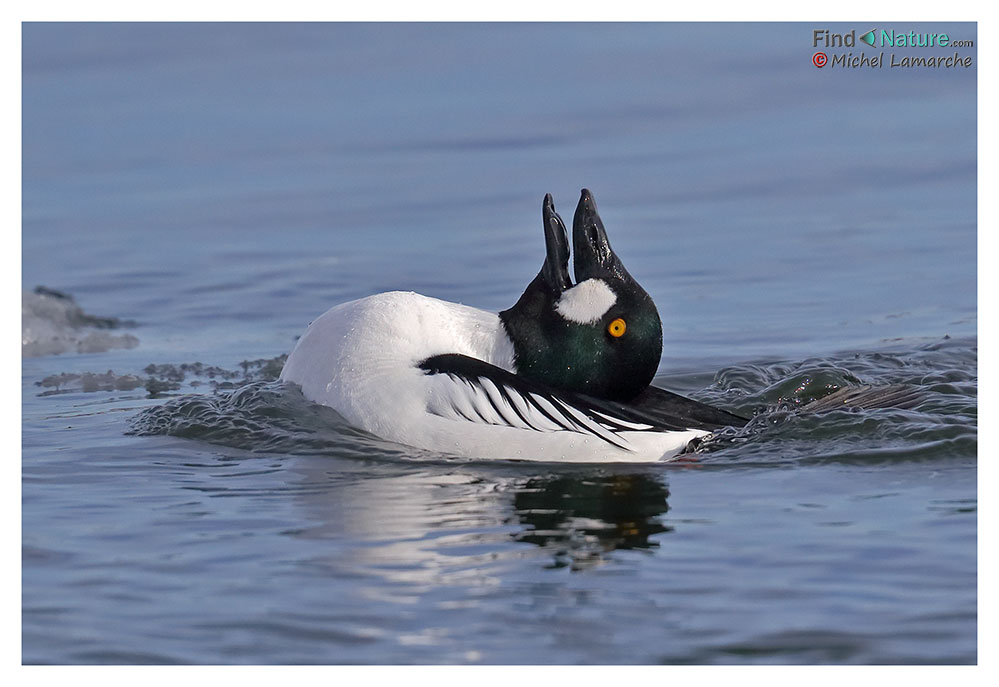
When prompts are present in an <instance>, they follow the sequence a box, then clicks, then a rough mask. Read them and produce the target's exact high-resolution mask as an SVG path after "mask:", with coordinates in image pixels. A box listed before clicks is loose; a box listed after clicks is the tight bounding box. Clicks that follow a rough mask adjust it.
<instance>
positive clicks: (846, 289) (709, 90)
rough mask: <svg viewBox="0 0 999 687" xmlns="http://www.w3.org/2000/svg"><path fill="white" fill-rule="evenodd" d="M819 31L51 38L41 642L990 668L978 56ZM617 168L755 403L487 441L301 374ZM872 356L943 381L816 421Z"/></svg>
mask: <svg viewBox="0 0 999 687" xmlns="http://www.w3.org/2000/svg"><path fill="white" fill-rule="evenodd" d="M816 28H819V29H828V30H829V31H830V32H831V33H834V34H847V33H848V32H850V31H855V35H860V33H862V32H863V31H867V30H869V29H871V28H873V27H871V26H867V25H866V24H864V25H863V26H861V25H856V26H854V25H838V24H829V25H823V26H813V25H810V24H807V25H806V24H782V25H767V24H745V25H734V24H711V25H707V24H677V25H668V24H648V25H633V24H613V25H593V24H572V25H545V24H536V25H517V24H501V25H466V24H448V25H434V24H417V25H395V24H380V25H365V24H350V25H335V24H332V25H331V24H316V25H296V24H282V25H267V24H240V25H226V24H212V25H198V24H156V25H129V24H115V25H102V24H87V25H61V24H26V25H25V26H24V28H23V34H22V35H23V91H22V98H23V110H22V112H23V115H22V116H23V131H22V141H23V189H22V191H23V207H22V210H23V227H22V246H23V247H22V251H23V253H22V272H23V277H22V288H23V290H24V300H23V315H22V316H23V323H22V327H23V332H24V335H23V336H22V344H23V349H24V356H25V357H23V359H22V415H23V425H22V523H23V524H22V660H23V661H24V662H26V663H532V664H533V663H974V662H976V661H977V658H978V657H977V649H976V641H977V553H976V546H977V470H976V464H977V300H976V286H977V274H976V234H977V208H976V184H977V141H976V126H977V119H976V108H977V92H976V80H977V64H974V62H976V61H977V53H976V49H975V48H974V47H957V48H947V49H942V48H898V47H896V48H890V47H889V48H867V47H866V46H860V47H854V48H825V50H826V52H828V53H829V55H830V56H833V55H835V54H838V53H846V52H849V51H851V50H852V51H853V52H854V53H855V54H858V55H859V53H860V52H861V51H862V48H864V49H865V50H867V52H868V53H875V52H880V51H882V50H883V51H884V53H885V64H884V65H883V67H882V68H871V67H865V68H857V69H853V68H845V67H843V66H836V65H828V66H826V67H825V68H817V67H816V66H814V64H813V53H814V52H816V51H817V50H819V49H820V48H821V46H820V47H819V48H817V47H813V30H814V29H816ZM883 28H889V27H888V26H887V25H886V27H883ZM895 29H896V30H898V31H903V30H904V31H909V30H913V31H916V32H923V33H927V32H935V33H941V32H943V33H948V34H949V35H950V36H951V38H952V39H954V40H964V41H968V40H971V41H976V40H977V28H976V26H975V25H974V24H949V25H942V24H934V25H915V24H905V25H901V24H900V25H898V26H896V27H895ZM858 45H859V44H858ZM955 52H957V53H959V54H960V55H961V56H962V57H963V56H971V57H972V58H973V61H974V62H973V64H972V66H970V67H968V68H965V67H934V68H931V67H925V66H923V67H905V68H903V67H890V66H889V64H888V63H889V59H890V57H891V56H892V55H896V56H897V58H899V59H900V58H901V57H904V56H925V55H940V56H949V55H951V54H953V53H955ZM584 186H585V187H588V188H590V189H592V190H593V192H594V194H595V196H596V199H597V202H598V203H599V205H600V209H601V214H602V216H603V219H604V222H605V224H606V226H607V229H608V233H609V235H610V238H611V240H612V242H613V244H614V247H615V249H616V250H617V252H618V253H619V254H620V255H621V257H622V259H623V261H624V263H625V264H626V266H627V267H628V269H629V271H630V272H631V274H633V275H634V276H635V277H636V278H637V279H638V280H639V281H640V282H641V283H642V285H643V286H644V287H645V288H646V290H647V291H648V292H649V293H650V294H651V295H652V297H653V298H654V300H655V301H656V303H657V305H658V307H659V311H660V314H661V315H662V319H663V323H664V353H663V361H662V364H661V366H660V370H659V374H658V376H657V378H656V384H658V385H660V386H664V387H667V388H670V389H672V390H674V391H677V392H680V393H684V394H687V395H690V396H694V397H696V398H699V399H702V400H705V401H708V402H711V403H713V404H716V405H719V406H723V407H726V408H729V409H733V410H736V411H738V412H744V413H747V414H751V415H752V414H755V415H756V416H757V417H756V419H755V420H754V422H753V424H752V425H751V428H750V429H749V430H746V431H744V432H732V433H729V434H727V435H723V436H720V437H718V439H717V440H715V441H714V442H708V444H707V445H706V446H705V447H704V448H703V449H702V450H700V451H699V452H697V453H695V454H693V455H691V456H687V457H685V459H684V460H682V461H677V462H675V463H671V464H657V465H645V466H620V465H618V466H588V467H584V466H571V465H552V464H544V463H529V462H492V463H490V462H484V461H475V460H467V459H465V460H458V459H454V458H450V457H447V456H442V455H428V454H426V453H425V452H419V451H415V450H413V449H408V448H406V447H404V446H398V445H393V444H389V443H387V442H383V441H380V440H378V439H377V438H375V437H370V436H366V435H364V434H363V433H361V432H358V431H356V430H354V429H352V428H350V427H348V426H346V425H345V424H344V423H343V422H342V421H341V420H340V419H339V418H338V417H336V416H335V414H334V413H332V412H327V410H328V409H324V408H321V407H318V406H313V405H311V404H309V403H308V402H307V401H305V399H303V398H302V397H301V396H300V395H297V394H296V390H295V389H294V388H286V387H281V386H279V385H277V384H275V383H274V382H273V381H272V380H273V379H274V377H275V374H276V371H277V370H279V369H280V364H281V356H282V355H284V354H286V353H288V352H289V351H290V349H291V348H292V346H293V345H294V342H295V338H296V337H297V336H299V335H300V334H301V333H302V332H303V331H304V329H305V327H306V326H307V325H308V323H309V322H310V321H311V320H312V319H314V318H315V317H316V316H318V315H319V314H321V313H322V312H323V311H325V310H326V309H327V308H329V307H330V306H332V305H334V304H336V303H340V302H343V301H346V300H350V299H353V298H359V297H362V296H366V295H369V294H372V293H377V292H380V291H386V290H391V289H406V290H414V291H417V292H420V293H423V294H425V295H428V296H433V297H437V298H442V299H445V300H451V301H458V302H462V303H466V304H469V305H474V306H477V307H481V308H484V309H489V310H499V309H503V308H505V307H509V306H510V305H511V304H512V303H513V302H514V301H515V300H516V298H517V297H518V296H519V295H520V293H521V291H522V290H523V288H524V287H525V286H526V284H527V283H528V282H529V281H530V279H531V278H533V276H534V275H535V274H536V273H537V270H538V268H539V267H540V265H541V262H542V259H543V240H542V227H541V216H540V215H541V200H542V197H543V195H544V194H545V193H546V192H551V193H553V194H554V196H555V201H556V204H557V205H558V207H559V208H560V209H561V210H562V213H563V215H566V214H569V215H571V208H572V207H574V204H575V201H576V198H577V197H578V193H579V189H580V188H581V187H584ZM38 286H42V287H44V288H43V289H41V290H40V291H39V292H38V293H35V289H36V287H38ZM71 299H72V300H71ZM860 384H904V385H908V386H910V387H912V388H915V389H918V390H919V391H920V393H921V398H922V400H921V401H920V403H919V404H918V405H917V406H916V407H914V408H910V409H904V410H903V409H879V410H867V411H857V412H849V411H837V412H833V413H828V414H824V415H807V414H805V415H799V414H796V413H794V412H793V411H794V407H795V406H796V404H797V403H799V402H802V401H805V400H808V399H809V398H811V397H817V396H821V395H822V394H823V393H828V391H829V390H831V389H833V388H836V387H839V386H850V385H860Z"/></svg>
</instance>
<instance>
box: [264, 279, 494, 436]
mask: <svg viewBox="0 0 999 687" xmlns="http://www.w3.org/2000/svg"><path fill="white" fill-rule="evenodd" d="M445 353H461V354H463V355H468V356H471V357H475V358H479V359H481V360H485V361H486V362H489V363H491V364H493V365H496V366H498V367H502V368H504V369H507V370H509V369H512V365H513V347H512V346H511V345H510V343H509V341H508V340H507V339H506V337H505V335H504V334H503V332H502V326H501V323H500V321H499V317H498V316H497V315H496V314H494V313H490V312H486V311H483V310H478V309H476V308H470V307H468V306H464V305H459V304H455V303H447V302H445V301H440V300H437V299H434V298H427V297H426V296H421V295H419V294H417V293H412V292H403V291H392V292H389V293H381V294H377V295H374V296H369V297H367V298H362V299H360V300H356V301H350V302H349V303H342V304H340V305H337V306H335V307H333V308H331V309H330V310H328V311H327V312H326V313H324V314H323V315H322V316H320V317H319V318H318V319H316V320H315V321H314V322H313V323H312V324H311V325H310V326H309V328H308V330H307V331H306V332H305V334H303V335H302V338H301V339H299V341H298V344H297V345H296V347H295V350H293V351H292V353H291V355H289V356H288V361H287V362H286V363H285V366H284V369H283V370H282V372H281V379H282V380H284V381H289V382H294V383H296V384H298V385H300V386H301V387H302V392H303V393H304V394H305V397H306V398H308V399H309V400H311V401H314V402H316V403H321V404H323V405H326V406H329V407H331V408H333V409H334V410H336V411H337V412H338V413H340V414H341V415H342V416H343V417H344V418H345V419H346V420H347V421H349V422H351V423H352V424H355V425H357V426H359V427H361V428H363V429H366V430H368V431H370V432H373V433H375V434H377V435H379V436H383V437H386V438H396V437H397V436H398V434H399V429H400V426H401V425H405V424H408V423H410V422H417V421H419V420H420V419H422V417H423V416H424V415H425V414H426V385H427V382H426V374H425V373H424V371H422V370H421V369H419V367H418V366H419V364H420V363H421V362H422V361H424V360H426V359H427V358H429V357H431V356H434V355H441V354H445Z"/></svg>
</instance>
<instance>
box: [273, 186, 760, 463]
mask: <svg viewBox="0 0 999 687" xmlns="http://www.w3.org/2000/svg"><path fill="white" fill-rule="evenodd" d="M542 219H543V222H544V232H545V247H546V256H545V261H544V263H543V264H542V266H541V270H540V272H538V275H537V276H536V277H535V278H534V280H533V281H532V282H531V283H530V284H529V285H528V286H527V289H526V290H525V291H524V293H523V295H522V296H521V297H520V299H519V300H518V301H517V303H516V304H515V305H514V306H513V307H511V308H510V309H508V310H504V311H502V312H500V313H492V312H487V311H483V310H479V309H476V308H471V307H468V306H465V305H459V304H456V303H448V302H445V301H441V300H437V299H434V298H428V297H426V296H421V295H419V294H416V293H412V292H401V291H393V292H389V293H381V294H377V295H373V296H368V297H366V298H362V299H360V300H355V301H351V302H349V303H343V304H341V305H337V306H335V307H333V308H331V309H330V310H328V311H327V312H326V313H325V314H323V315H322V316H320V317H319V318H318V319H317V320H315V321H314V322H313V323H312V324H311V325H310V326H309V328H308V329H307V330H306V332H305V334H304V335H303V336H302V337H301V338H300V339H299V341H298V343H297V345H296V347H295V349H294V350H293V351H292V353H291V354H290V355H289V357H288V360H287V362H286V363H285V366H284V369H283V370H282V372H281V379H282V380H284V381H286V382H291V383H294V384H298V385H299V386H301V388H302V392H303V394H304V395H305V396H306V398H308V399H310V400H311V401H313V402H315V403H319V404H322V405H326V406H329V407H331V408H333V409H334V410H336V411H337V412H338V413H339V414H340V415H342V416H343V417H344V418H345V419H346V420H347V421H348V422H350V423H351V424H353V425H355V426H357V427H360V428H361V429H364V430H366V431H368V432H370V433H372V434H374V435H376V436H379V437H381V438H383V439H387V440H390V441H394V442H398V443H402V444H407V445H410V446H415V447H419V448H423V449H428V450H431V451H437V452H443V453H448V454H453V455H458V456H463V457H471V458H483V459H520V460H539V461H550V462H650V461H658V460H665V459H669V458H672V457H675V456H676V455H678V454H680V453H681V452H683V451H684V449H685V448H686V447H687V446H688V444H689V443H690V442H691V441H692V440H695V439H698V438H700V437H704V436H705V435H707V434H709V433H711V432H712V431H714V430H716V429H718V428H721V427H725V426H733V425H735V426H742V425H744V424H745V423H746V422H747V419H746V418H743V417H740V416H738V415H734V414H732V413H729V412H726V411H724V410H720V409H717V408H713V407H711V406H708V405H705V404H703V403H700V402H698V401H694V400H692V399H688V398H684V397H682V396H678V395H676V394H673V393H671V392H668V391H665V390H663V389H659V388H657V387H654V386H650V382H651V381H652V378H653V376H654V375H655V373H656V370H657V369H658V366H659V359H660V356H661V354H662V323H661V321H660V319H659V313H658V311H657V310H656V306H655V304H654V303H653V302H652V299H651V298H650V297H649V294H648V293H646V292H645V290H644V289H643V288H642V287H641V286H640V285H639V284H638V282H636V281H635V279H634V278H633V277H632V276H631V275H630V274H629V273H628V271H627V270H626V269H625V268H624V265H623V264H622V262H621V260H620V258H619V257H618V256H617V255H616V254H615V253H614V251H613V249H612V248H611V245H610V242H609V241H608V239H607V233H606V231H605V229H604V226H603V222H602V221H601V219H600V216H599V214H598V213H597V206H596V203H595V201H594V199H593V195H592V194H591V193H590V192H589V191H588V190H587V189H583V190H582V192H581V195H580V199H579V203H578V205H577V207H576V212H575V215H574V216H573V227H572V244H573V253H574V256H575V258H574V272H575V278H576V283H575V284H574V283H573V282H572V280H571V279H570V277H569V268H568V263H569V241H568V235H567V231H566V228H565V224H564V223H563V221H562V218H561V217H560V216H559V215H558V213H557V212H556V211H555V205H554V202H553V200H552V197H551V195H550V194H548V195H546V196H545V198H544V202H543V204H542Z"/></svg>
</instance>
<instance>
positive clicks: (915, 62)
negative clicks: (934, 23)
mask: <svg viewBox="0 0 999 687" xmlns="http://www.w3.org/2000/svg"><path fill="white" fill-rule="evenodd" d="M858 41H859V42H860V43H861V44H866V45H868V46H870V47H872V48H879V47H880V48H885V47H887V48H938V49H939V48H945V49H948V54H943V55H930V56H925V54H924V55H911V54H905V55H896V54H895V52H891V53H889V56H888V60H887V61H886V60H885V52H884V51H883V50H882V51H880V52H878V53H875V54H872V55H868V54H867V53H866V52H864V51H861V52H860V54H859V55H855V54H854V53H853V52H847V53H844V52H839V53H832V54H826V52H824V51H822V50H819V51H817V52H815V53H813V54H812V64H813V65H815V66H816V67H818V68H819V69H822V68H824V67H826V66H829V67H830V68H835V67H840V68H846V69H856V68H860V67H870V68H872V69H882V68H883V67H885V66H887V67H888V68H890V69H893V68H899V67H902V68H916V67H924V68H927V67H928V68H941V67H943V68H947V69H950V68H956V67H964V68H965V69H967V68H969V67H971V65H972V64H973V59H972V57H971V56H970V55H963V56H962V55H961V54H960V53H959V52H957V51H955V52H953V53H950V52H949V50H950V49H953V48H968V47H972V48H973V47H974V46H975V42H974V41H973V40H955V39H953V38H951V37H950V35H949V34H946V33H930V32H926V33H924V32H917V31H896V30H895V29H871V30H869V31H867V32H865V33H862V34H860V35H859V36H858V35H857V32H856V31H855V30H854V31H850V32H848V33H833V32H831V31H829V30H828V29H813V31H812V47H813V48H818V47H822V48H854V47H863V45H860V46H858Z"/></svg>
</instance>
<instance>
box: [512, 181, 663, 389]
mask: <svg viewBox="0 0 999 687" xmlns="http://www.w3.org/2000/svg"><path fill="white" fill-rule="evenodd" d="M541 214H542V218H543V219H544V227H545V245H546V248H547V255H546V257H545V262H544V264H543V265H542V266H541V271H540V272H539V273H538V276H537V277H535V278H534V281H532V282H531V283H530V284H529V285H528V287H527V290H526V291H524V295H522V296H521V297H520V300H518V301H517V303H516V305H514V306H513V307H512V308H510V309H509V310H504V311H503V312H501V313H500V319H501V320H502V321H503V325H504V327H505V328H506V332H507V334H508V336H509V337H510V340H511V341H512V342H513V347H514V354H515V355H514V364H515V365H516V368H517V374H519V375H522V376H524V377H527V378H529V379H533V380H535V381H538V382H542V383H544V384H547V385H549V386H553V387H557V388H561V389H569V390H571V391H577V392H580V393H585V394H589V395H591V396H597V397H599V398H606V399H612V400H628V399H631V398H633V397H634V396H635V395H637V394H638V393H639V392H640V391H642V389H644V388H645V387H647V386H648V385H649V382H651V381H652V377H653V376H654V375H655V373H656V369H657V368H658V367H659V358H660V356H661V355H662V348H663V330H662V323H661V322H660V320H659V312H658V311H657V310H656V305H655V303H653V302H652V298H650V297H649V294H647V293H646V292H645V289H643V288H642V287H641V286H639V285H638V282H636V281H635V280H634V279H633V278H632V276H631V275H630V274H628V270H626V269H625V268H624V265H623V264H621V260H620V258H618V257H617V255H616V254H615V253H614V251H613V249H612V248H611V246H610V242H609V241H608V240H607V232H605V231H604V225H603V222H601V221H600V215H598V214H597V206H596V203H595V202H594V201H593V195H592V194H591V193H590V192H589V191H588V190H587V189H585V188H584V189H583V191H582V194H581V196H580V199H579V204H578V205H577V206H576V214H575V216H574V217H573V218H572V246H573V251H574V253H575V261H574V267H575V274H576V283H575V284H573V283H572V280H571V279H570V278H569V240H568V236H567V234H566V229H565V224H564V223H563V222H562V218H561V217H559V216H558V213H557V212H555V204H554V203H553V202H552V197H551V194H548V195H546V196H545V200H544V204H543V206H542V210H541Z"/></svg>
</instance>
